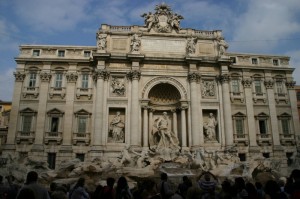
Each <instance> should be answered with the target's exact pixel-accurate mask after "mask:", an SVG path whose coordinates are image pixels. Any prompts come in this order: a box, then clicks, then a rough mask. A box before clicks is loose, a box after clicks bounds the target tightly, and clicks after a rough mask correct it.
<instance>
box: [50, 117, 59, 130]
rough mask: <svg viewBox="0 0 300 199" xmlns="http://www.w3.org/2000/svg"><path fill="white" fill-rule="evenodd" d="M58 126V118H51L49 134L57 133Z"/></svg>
mask: <svg viewBox="0 0 300 199" xmlns="http://www.w3.org/2000/svg"><path fill="white" fill-rule="evenodd" d="M58 124H59V118H58V117H52V118H51V129H50V130H51V132H58Z"/></svg>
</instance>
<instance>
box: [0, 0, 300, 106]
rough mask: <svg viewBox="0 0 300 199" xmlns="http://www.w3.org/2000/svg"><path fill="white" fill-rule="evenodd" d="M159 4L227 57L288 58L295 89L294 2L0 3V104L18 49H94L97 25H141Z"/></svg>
mask: <svg viewBox="0 0 300 199" xmlns="http://www.w3.org/2000/svg"><path fill="white" fill-rule="evenodd" d="M162 2H165V3H167V4H168V5H170V6H171V9H172V10H173V12H175V13H178V14H180V15H182V16H183V17H184V19H183V20H182V21H181V27H182V28H193V29H197V30H222V31H223V35H224V36H225V39H226V40H227V42H228V43H229V49H228V52H243V53H261V54H275V55H287V56H290V57H291V62H290V65H291V66H292V67H294V68H296V70H295V72H294V78H295V80H296V81H297V84H300V12H299V10H300V1H299V0H284V1H283V0H165V1H158V0H0V68H1V73H0V100H3V101H11V100H12V93H13V84H14V77H13V71H14V70H15V67H16V63H15V61H14V57H16V56H18V53H19V48H18V46H19V45H21V44H45V45H47V44H51V45H56V44H59V45H87V46H95V45H96V40H95V34H96V31H97V30H98V28H99V27H100V25H101V24H109V25H144V20H143V18H142V17H140V15H141V14H143V13H145V12H149V11H151V12H154V8H155V5H157V4H160V3H162Z"/></svg>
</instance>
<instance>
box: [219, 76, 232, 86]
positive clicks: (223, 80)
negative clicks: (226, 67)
mask: <svg viewBox="0 0 300 199" xmlns="http://www.w3.org/2000/svg"><path fill="white" fill-rule="evenodd" d="M229 79H230V78H229V75H228V74H223V75H220V76H219V81H220V82H221V83H222V84H223V83H228V82H229Z"/></svg>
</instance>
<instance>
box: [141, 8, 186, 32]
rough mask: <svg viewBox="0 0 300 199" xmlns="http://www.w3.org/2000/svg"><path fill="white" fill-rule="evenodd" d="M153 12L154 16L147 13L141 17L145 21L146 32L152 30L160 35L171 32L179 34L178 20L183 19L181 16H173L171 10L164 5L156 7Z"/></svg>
mask: <svg viewBox="0 0 300 199" xmlns="http://www.w3.org/2000/svg"><path fill="white" fill-rule="evenodd" d="M155 11H156V12H155V13H154V14H153V13H151V12H149V13H148V14H147V13H144V14H142V15H141V16H142V17H144V19H145V25H146V27H147V29H148V31H150V30H151V29H153V30H154V31H156V32H161V33H166V32H172V30H175V31H176V32H179V30H180V20H181V19H183V17H182V16H181V15H178V14H176V13H175V14H174V13H173V12H172V10H171V8H170V7H169V6H168V5H166V4H164V3H163V4H160V5H157V6H156V8H155Z"/></svg>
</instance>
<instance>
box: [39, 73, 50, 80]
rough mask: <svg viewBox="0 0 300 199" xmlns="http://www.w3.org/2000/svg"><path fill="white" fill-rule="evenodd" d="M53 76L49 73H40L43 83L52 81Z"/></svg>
mask: <svg viewBox="0 0 300 199" xmlns="http://www.w3.org/2000/svg"><path fill="white" fill-rule="evenodd" d="M51 77H52V75H51V74H50V73H47V72H41V73H40V78H41V81H42V82H49V81H50V79H51Z"/></svg>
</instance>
